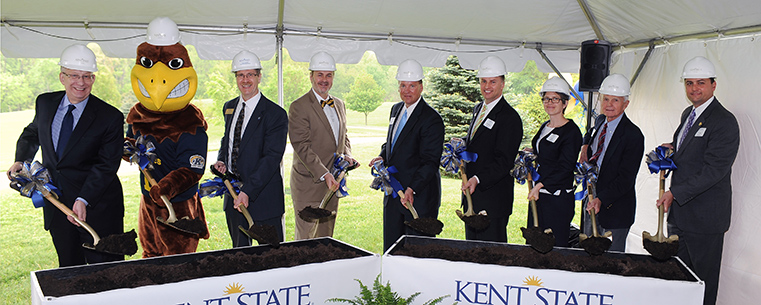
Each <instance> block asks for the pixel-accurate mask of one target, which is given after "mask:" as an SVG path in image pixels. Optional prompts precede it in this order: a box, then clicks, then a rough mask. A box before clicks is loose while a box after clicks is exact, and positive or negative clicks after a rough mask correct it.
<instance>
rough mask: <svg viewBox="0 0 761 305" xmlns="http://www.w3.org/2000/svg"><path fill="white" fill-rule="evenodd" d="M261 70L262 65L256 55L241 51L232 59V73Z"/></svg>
mask: <svg viewBox="0 0 761 305" xmlns="http://www.w3.org/2000/svg"><path fill="white" fill-rule="evenodd" d="M261 68H262V63H261V62H260V61H259V57H258V56H256V54H254V53H251V52H249V51H246V50H243V51H240V52H238V54H235V57H233V68H232V71H233V72H238V71H240V70H257V69H261Z"/></svg>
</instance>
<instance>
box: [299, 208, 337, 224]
mask: <svg viewBox="0 0 761 305" xmlns="http://www.w3.org/2000/svg"><path fill="white" fill-rule="evenodd" d="M332 214H333V212H331V211H330V210H326V209H321V208H313V207H311V206H307V207H305V208H304V209H302V210H301V211H299V218H301V219H303V220H304V221H315V220H318V219H323V218H328V217H330V216H331V215H332Z"/></svg>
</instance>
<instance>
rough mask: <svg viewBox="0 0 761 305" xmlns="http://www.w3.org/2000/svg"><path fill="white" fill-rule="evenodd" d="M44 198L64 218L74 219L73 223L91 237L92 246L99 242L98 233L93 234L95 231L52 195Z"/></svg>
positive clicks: (46, 195)
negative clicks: (59, 211) (61, 213)
mask: <svg viewBox="0 0 761 305" xmlns="http://www.w3.org/2000/svg"><path fill="white" fill-rule="evenodd" d="M45 198H47V199H48V201H50V202H51V203H53V205H54V206H55V207H56V208H58V209H59V210H61V212H63V213H64V214H66V216H71V217H72V218H74V221H76V222H77V223H78V224H79V225H80V226H82V227H83V228H85V230H87V232H88V233H90V235H92V240H93V242H92V244H93V245H97V244H98V242H99V241H100V236H98V233H95V230H93V228H92V227H91V226H90V225H88V224H87V223H86V222H84V221H82V220H81V219H79V217H77V214H74V211H72V210H71V209H69V207H67V206H66V205H64V204H63V203H61V202H60V201H58V199H56V198H55V197H53V195H50V193H48V194H45Z"/></svg>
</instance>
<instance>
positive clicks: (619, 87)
mask: <svg viewBox="0 0 761 305" xmlns="http://www.w3.org/2000/svg"><path fill="white" fill-rule="evenodd" d="M629 89H630V88H629V80H628V79H626V76H623V75H621V74H618V73H616V74H611V75H608V77H606V78H605V79H604V80H603V81H602V85H600V93H602V94H605V95H615V96H629Z"/></svg>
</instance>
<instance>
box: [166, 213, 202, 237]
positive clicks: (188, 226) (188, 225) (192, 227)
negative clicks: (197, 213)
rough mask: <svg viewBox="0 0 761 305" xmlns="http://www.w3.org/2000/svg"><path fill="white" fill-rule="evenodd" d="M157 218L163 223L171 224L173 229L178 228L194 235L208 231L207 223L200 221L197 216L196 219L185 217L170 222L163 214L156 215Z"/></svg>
mask: <svg viewBox="0 0 761 305" xmlns="http://www.w3.org/2000/svg"><path fill="white" fill-rule="evenodd" d="M156 220H157V221H158V222H160V223H163V224H165V225H167V226H169V227H170V228H172V229H175V230H178V231H180V232H183V233H188V234H193V235H203V234H205V233H206V230H205V228H204V227H205V224H204V223H203V221H200V220H198V219H196V218H194V219H188V218H183V219H179V220H177V221H175V222H169V221H167V220H165V219H164V218H163V217H161V216H156Z"/></svg>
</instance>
